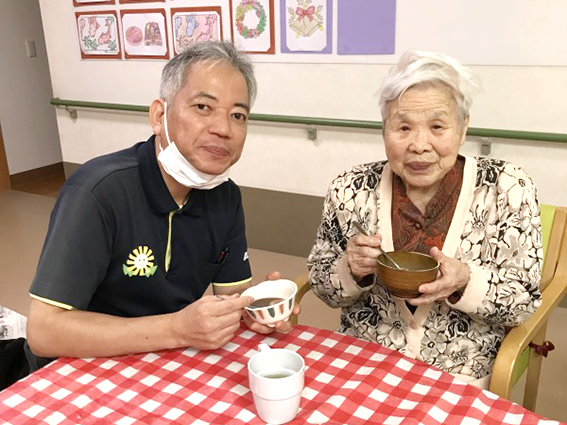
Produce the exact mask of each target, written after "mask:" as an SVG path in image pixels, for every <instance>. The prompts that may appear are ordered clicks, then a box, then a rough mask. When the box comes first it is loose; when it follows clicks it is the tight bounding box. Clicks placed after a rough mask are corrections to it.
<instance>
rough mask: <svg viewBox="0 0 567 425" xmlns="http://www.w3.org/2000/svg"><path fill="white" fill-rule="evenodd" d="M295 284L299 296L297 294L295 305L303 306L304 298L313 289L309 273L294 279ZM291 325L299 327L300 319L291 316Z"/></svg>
mask: <svg viewBox="0 0 567 425" xmlns="http://www.w3.org/2000/svg"><path fill="white" fill-rule="evenodd" d="M293 281H294V282H295V284H296V285H297V294H295V303H296V304H301V300H302V299H303V296H304V295H305V294H306V293H307V292H308V291H309V290H310V289H311V285H310V284H309V272H305V273H302V274H300V275H299V276H297V277H296V278H295V279H293ZM290 320H291V323H292V324H293V325H297V323H298V318H297V316H295V315H292V316H291V319H290Z"/></svg>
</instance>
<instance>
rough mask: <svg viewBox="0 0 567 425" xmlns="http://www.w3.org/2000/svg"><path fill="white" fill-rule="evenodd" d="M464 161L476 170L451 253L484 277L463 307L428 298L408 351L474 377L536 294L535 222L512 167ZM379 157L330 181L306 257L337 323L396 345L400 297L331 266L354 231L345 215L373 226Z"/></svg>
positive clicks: (525, 182) (532, 196)
mask: <svg viewBox="0 0 567 425" xmlns="http://www.w3.org/2000/svg"><path fill="white" fill-rule="evenodd" d="M466 160H467V161H472V164H474V165H475V166H474V167H473V168H471V169H473V170H476V171H475V173H476V175H472V176H470V178H469V180H470V182H471V190H470V193H471V194H472V195H471V196H470V207H469V208H468V211H467V213H466V214H465V215H466V217H464V219H463V220H462V223H464V225H463V226H462V227H461V228H460V229H457V230H460V238H459V239H456V240H457V242H456V251H455V255H454V256H455V258H458V259H459V260H461V261H462V262H464V263H466V264H468V265H469V266H470V267H471V270H478V271H481V272H482V273H483V274H482V276H486V277H487V278H488V286H486V288H487V290H486V294H485V295H484V296H483V297H481V298H480V299H479V301H478V303H477V304H475V305H474V306H473V308H471V307H470V305H469V306H468V308H467V309H463V310H466V311H461V310H460V309H459V304H458V303H457V304H454V305H452V304H450V303H448V302H436V303H434V304H431V306H430V308H429V311H428V312H427V314H426V318H425V319H424V321H423V325H422V336H421V342H420V349H419V355H417V358H419V359H420V360H423V361H425V362H426V363H429V364H431V365H434V366H437V367H439V368H441V369H443V370H445V371H447V372H450V373H454V374H460V375H466V376H470V377H471V378H475V379H477V378H482V377H484V376H486V375H488V374H489V373H490V370H491V368H492V364H493V362H494V358H495V356H496V353H497V351H498V348H499V347H500V344H501V342H502V338H503V336H504V334H505V328H506V327H510V326H517V325H518V324H520V323H522V322H524V321H525V320H526V319H528V318H529V317H530V316H531V315H532V314H533V313H534V312H535V311H536V309H537V308H538V307H539V305H540V303H541V294H540V291H539V281H540V276H541V266H542V249H541V246H542V245H541V225H540V217H539V205H538V201H537V194H536V190H535V187H534V185H533V183H532V180H531V179H530V178H529V177H528V176H527V174H526V173H525V172H524V171H523V170H522V169H520V168H519V167H517V166H515V165H513V164H511V163H508V162H505V161H500V160H494V159H487V158H466ZM386 164H387V162H386V161H381V162H376V163H371V164H365V165H361V166H357V167H354V168H353V169H352V170H350V171H348V172H345V173H343V174H342V175H340V176H339V177H337V178H336V179H335V180H334V181H333V183H332V184H331V187H330V189H329V191H328V194H327V197H326V199H325V206H324V210H323V217H322V221H321V225H320V227H319V230H318V233H317V240H316V242H315V245H314V247H313V249H312V251H311V254H310V256H309V259H308V266H309V269H310V277H311V285H312V287H313V290H314V292H315V293H316V294H317V296H319V298H321V299H322V300H323V301H325V302H326V303H327V304H329V305H331V306H332V307H342V308H343V310H342V314H341V326H340V328H339V331H340V332H343V333H347V334H350V335H354V336H357V337H359V338H364V339H367V340H369V341H374V342H378V343H380V344H382V345H384V346H386V347H390V348H393V349H396V350H399V351H401V352H406V350H407V349H408V346H407V344H408V342H407V339H408V338H407V335H408V329H409V328H408V326H409V325H408V323H407V320H404V319H403V317H406V318H407V315H406V316H404V314H406V313H404V314H402V311H401V310H402V309H403V308H405V305H404V304H403V303H402V304H400V303H399V302H396V300H395V299H394V298H393V297H392V296H391V294H390V293H389V291H388V290H387V289H386V288H385V287H384V286H383V285H381V284H380V283H379V282H378V283H376V284H375V285H374V286H372V287H371V288H370V289H365V288H360V287H358V285H356V284H353V283H350V282H345V281H344V279H343V280H342V281H341V279H340V278H339V273H338V263H339V260H340V259H341V257H342V256H343V254H344V253H345V250H346V245H347V240H348V238H349V237H350V236H352V235H353V234H354V233H355V230H354V229H353V228H352V226H351V223H352V221H353V220H356V221H358V222H360V223H362V224H363V225H364V226H365V227H366V228H367V229H369V230H370V232H377V229H378V228H379V226H378V225H379V223H378V217H379V216H380V208H381V204H382V200H381V199H380V193H385V192H381V191H380V183H381V180H382V177H383V172H384V169H385V166H386ZM463 184H465V183H463ZM464 192H465V193H466V190H465V191H464ZM386 193H388V192H386ZM389 194H390V196H391V190H390V191H389ZM462 196H466V195H463V194H461V197H462ZM390 202H391V201H390ZM388 205H389V204H388ZM467 205H468V204H467ZM463 211H464V210H463ZM453 220H455V217H454V218H453ZM389 225H391V223H389ZM380 226H384V223H380ZM382 228H383V227H382ZM457 234H459V232H457ZM471 276H472V275H471ZM485 280H486V279H485ZM471 281H472V277H471ZM353 282H354V281H353ZM469 285H470V283H469Z"/></svg>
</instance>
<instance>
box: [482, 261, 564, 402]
mask: <svg viewBox="0 0 567 425" xmlns="http://www.w3.org/2000/svg"><path fill="white" fill-rule="evenodd" d="M566 292H567V271H565V270H563V272H558V273H556V274H555V276H554V277H553V279H552V280H551V282H549V285H548V286H547V287H546V288H545V290H544V291H543V292H542V303H541V306H540V307H539V309H538V310H537V311H536V312H535V313H534V315H533V316H532V317H530V318H529V319H528V320H527V321H526V322H525V323H522V324H521V325H520V326H517V327H515V328H513V329H512V330H511V331H510V332H509V333H508V334H507V335H506V337H505V338H504V340H503V341H502V345H501V347H500V349H499V350H498V354H497V355H496V360H495V362H494V367H493V369H492V376H491V378H490V391H491V392H493V393H495V394H498V395H499V396H501V397H505V398H508V397H509V393H510V389H511V387H512V385H513V382H512V378H513V375H514V373H513V372H514V368H515V367H516V363H517V360H518V358H519V357H520V354H521V353H522V351H523V350H524V349H525V348H526V347H527V346H528V344H529V343H530V342H531V341H532V339H533V338H534V337H535V335H536V334H537V333H538V331H539V330H540V329H541V328H542V327H543V326H544V325H545V324H546V323H547V320H548V318H549V316H550V315H551V313H552V312H553V310H554V309H555V307H556V306H557V305H558V304H559V302H561V300H562V298H563V296H564V295H565V293H566Z"/></svg>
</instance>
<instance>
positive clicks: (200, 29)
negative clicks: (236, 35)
mask: <svg viewBox="0 0 567 425" xmlns="http://www.w3.org/2000/svg"><path fill="white" fill-rule="evenodd" d="M221 17H222V11H221V8H220V6H210V7H183V8H172V9H171V24H172V25H173V50H174V54H175V55H178V54H179V53H181V52H182V51H183V50H185V49H187V48H188V47H189V46H191V45H193V44H195V43H197V42H201V41H209V40H222V21H221Z"/></svg>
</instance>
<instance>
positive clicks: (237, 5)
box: [229, 0, 275, 54]
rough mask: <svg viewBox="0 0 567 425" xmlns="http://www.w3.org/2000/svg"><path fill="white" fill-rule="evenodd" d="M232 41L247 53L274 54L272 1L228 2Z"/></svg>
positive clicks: (236, 0)
mask: <svg viewBox="0 0 567 425" xmlns="http://www.w3.org/2000/svg"><path fill="white" fill-rule="evenodd" d="M229 3H230V21H231V26H230V31H231V33H232V40H233V41H234V44H235V45H236V46H238V48H239V49H241V50H243V51H245V52H247V53H269V54H273V53H274V52H275V43H274V38H275V37H274V0H229Z"/></svg>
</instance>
